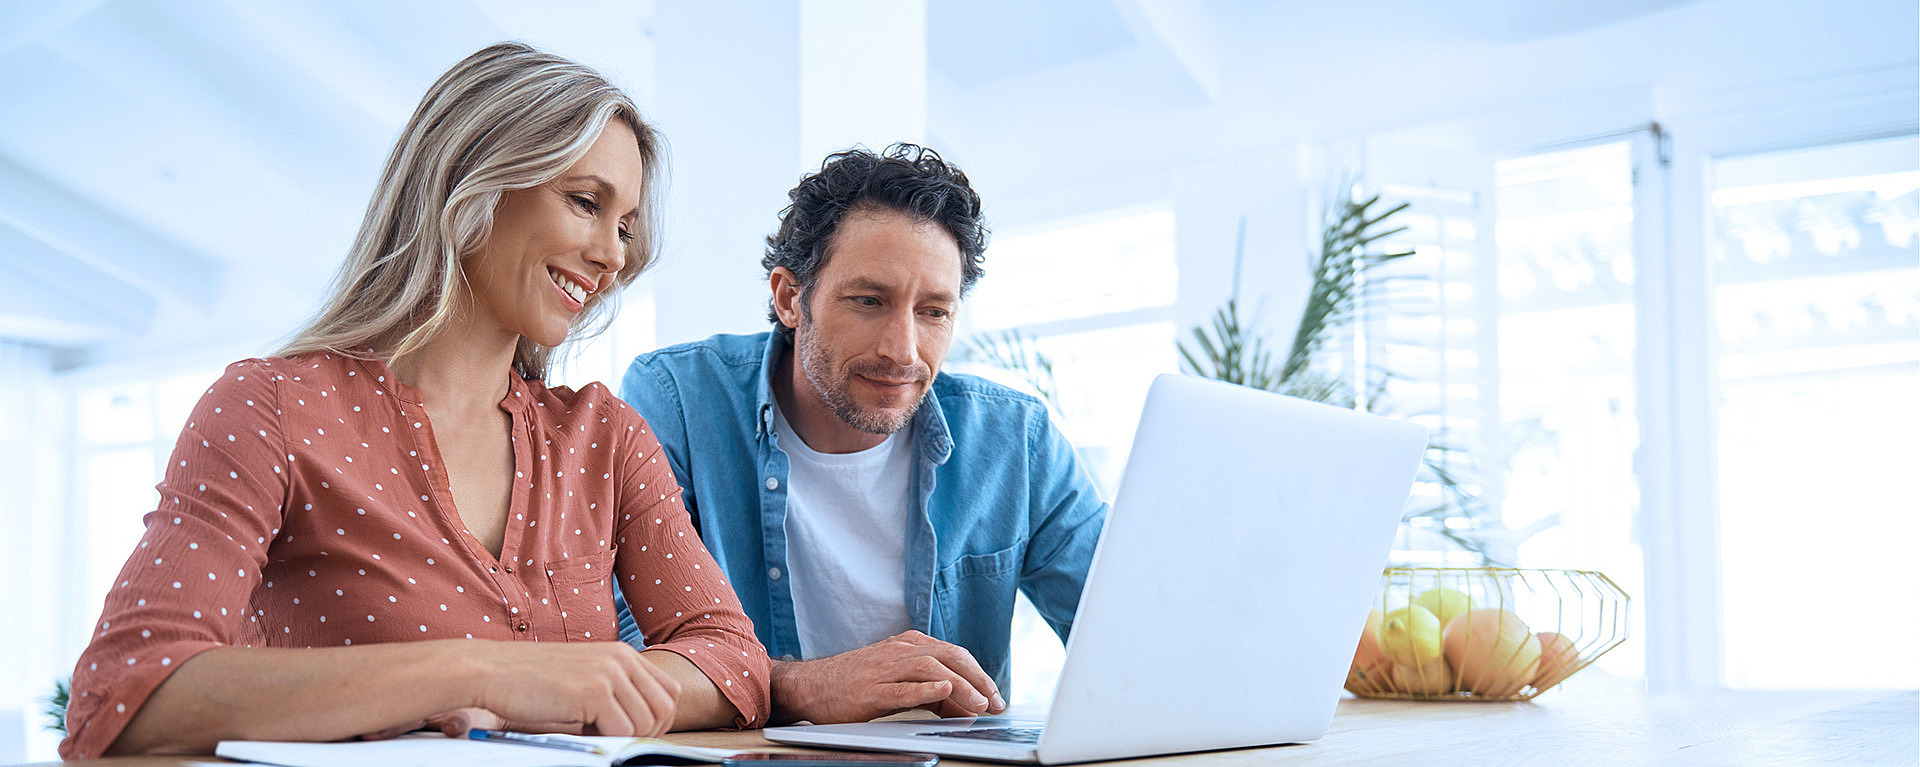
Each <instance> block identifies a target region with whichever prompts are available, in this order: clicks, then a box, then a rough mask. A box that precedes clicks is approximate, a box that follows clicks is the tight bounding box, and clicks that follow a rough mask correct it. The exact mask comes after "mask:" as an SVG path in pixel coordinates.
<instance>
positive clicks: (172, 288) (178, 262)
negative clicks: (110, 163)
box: [0, 156, 226, 309]
mask: <svg viewBox="0 0 1920 767" xmlns="http://www.w3.org/2000/svg"><path fill="white" fill-rule="evenodd" d="M0 221H4V222H5V223H6V224H7V225H8V226H9V227H10V228H12V229H14V230H17V231H18V232H19V233H21V234H22V235H23V236H25V237H26V238H29V239H31V240H33V241H36V242H38V243H40V244H41V245H43V246H44V247H46V248H50V249H52V250H53V251H56V252H59V253H64V254H66V255H67V256H68V257H69V258H70V259H71V260H73V261H76V262H78V263H80V264H82V265H84V266H86V267H87V268H88V269H91V270H92V271H94V272H98V273H100V274H104V275H108V276H110V277H111V278H112V279H114V280H116V281H119V282H123V283H126V284H128V285H132V286H134V287H136V288H139V289H140V290H141V291H143V292H145V293H147V294H149V295H152V296H154V297H157V298H163V299H168V300H173V301H178V302H180V303H182V304H185V305H187V306H190V307H194V308H199V309H204V308H206V307H207V306H208V305H209V304H210V303H211V302H212V301H213V300H214V298H215V296H217V295H219V283H220V280H221V278H222V277H223V276H224V275H225V272H226V268H225V267H224V266H223V265H221V264H219V263H216V262H214V261H211V260H209V259H207V258H204V257H202V256H200V255H199V254H197V253H194V252H192V251H190V250H187V249H186V248H183V247H181V246H179V245H177V244H175V243H174V242H172V241H171V240H168V239H166V238H164V237H161V236H159V235H157V234H154V233H153V232H152V231H150V230H148V229H147V228H146V227H144V226H141V225H140V224H137V223H134V222H132V221H129V220H127V219H126V218H124V217H122V216H121V215H120V214H118V213H116V212H114V211H112V210H108V209H106V208H103V207H101V206H100V205H99V204H98V203H96V202H94V201H93V200H92V199H89V198H87V197H85V196H83V195H79V194H76V193H74V192H73V191H71V190H69V189H67V188H66V187H64V186H61V185H60V184H57V183H54V182H53V181H51V180H48V179H47V178H45V177H43V176H40V175H39V174H36V173H34V172H32V171H30V170H27V169H26V168H23V167H21V166H20V165H19V164H18V163H16V162H14V161H13V159H12V158H9V157H5V156H0Z"/></svg>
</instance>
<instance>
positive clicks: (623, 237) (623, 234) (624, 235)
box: [620, 229, 633, 242]
mask: <svg viewBox="0 0 1920 767" xmlns="http://www.w3.org/2000/svg"><path fill="white" fill-rule="evenodd" d="M620 241H621V242H633V232H629V231H627V230H625V229H622V230H620Z"/></svg>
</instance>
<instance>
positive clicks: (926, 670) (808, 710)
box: [773, 631, 1007, 724]
mask: <svg viewBox="0 0 1920 767" xmlns="http://www.w3.org/2000/svg"><path fill="white" fill-rule="evenodd" d="M911 708H924V709H927V710H929V711H932V712H934V713H936V714H939V715H940V716H979V715H981V714H983V713H988V714H997V713H1000V712H1001V711H1005V710H1006V708H1007V704H1006V701H1004V700H1002V699H1001V697H1000V688H999V687H998V686H997V685H995V684H994V683H993V678H992V677H989V676H987V672H985V671H982V670H981V669H980V664H979V663H978V662H975V661H974V659H973V654H972V653H969V652H967V651H966V648H963V647H960V646H958V645H953V644H948V643H946V642H942V641H940V640H938V639H934V638H933V637H930V636H927V635H926V634H922V633H920V632H918V631H908V632H905V633H903V634H898V635H896V636H892V637H889V638H887V639H883V640H881V641H879V642H875V643H873V644H870V645H867V646H866V647H862V648H859V649H855V650H848V651H846V652H843V653H840V654H839V655H834V656H831V657H827V658H820V659H818V660H808V661H775V662H774V664H773V719H774V721H775V722H797V721H801V720H805V721H809V722H813V723H815V724H835V723H841V722H865V721H868V720H871V719H877V718H879V717H883V716H886V715H888V714H892V713H895V712H899V711H905V710H907V709H911Z"/></svg>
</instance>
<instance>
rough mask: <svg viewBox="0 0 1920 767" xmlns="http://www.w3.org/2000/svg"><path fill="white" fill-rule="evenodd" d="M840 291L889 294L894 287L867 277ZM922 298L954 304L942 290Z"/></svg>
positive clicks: (856, 278)
mask: <svg viewBox="0 0 1920 767" xmlns="http://www.w3.org/2000/svg"><path fill="white" fill-rule="evenodd" d="M840 290H841V291H842V292H854V293H891V292H893V290H894V287H893V286H892V285H888V284H886V283H883V282H880V281H878V280H875V279H872V278H869V277H855V278H853V279H851V280H848V281H847V282H846V284H844V285H842V286H841V287H840ZM923 297H924V298H927V299H930V300H933V301H937V302H940V303H946V304H951V303H955V301H954V297H953V294H952V293H949V292H947V291H944V290H937V291H934V292H932V293H929V294H927V295H925V296H923Z"/></svg>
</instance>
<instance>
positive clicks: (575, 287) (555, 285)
mask: <svg viewBox="0 0 1920 767" xmlns="http://www.w3.org/2000/svg"><path fill="white" fill-rule="evenodd" d="M640 181H641V160H640V147H639V144H638V140H637V139H636V138H635V137H634V135H633V129H631V128H628V127H627V126H626V124H625V123H622V122H620V121H618V120H615V121H613V122H610V123H609V124H608V125H607V127H606V129H605V130H602V131H601V132H600V138H599V139H597V140H595V141H594V143H593V147H592V148H591V149H589V150H587V154H586V155H585V156H583V157H581V158H580V160H579V162H576V163H574V164H573V167H571V168H568V169H567V170H566V171H565V172H563V173H561V174H560V176H559V177H558V178H555V179H554V180H552V181H549V182H547V183H545V184H541V185H539V186H535V187H530V188H527V189H515V190H511V191H508V192H506V193H504V194H502V195H500V202H499V204H498V205H497V206H496V207H495V208H494V212H493V233H492V235H491V236H489V237H488V238H487V241H486V243H485V244H483V245H481V246H480V250H479V251H478V252H476V253H474V254H473V255H471V256H468V257H467V259H466V260H465V262H464V267H465V269H466V276H467V284H468V286H469V287H470V288H471V290H472V298H473V305H474V308H475V309H477V310H478V311H477V312H476V314H477V316H476V318H475V319H476V320H477V321H478V322H480V323H489V324H494V325H497V326H498V328H499V329H500V330H502V331H505V332H508V333H512V334H516V335H521V336H525V337H527V338H529V339H531V340H532V341H534V342H535V343H538V344H540V345H542V346H558V345H560V343H561V342H562V341H565V340H566V339H567V331H568V330H569V329H570V328H571V327H572V323H573V319H574V317H575V316H577V315H578V314H579V313H580V311H581V310H582V309H584V308H586V302H588V301H590V300H593V296H594V295H595V294H596V293H599V292H600V291H601V290H604V289H606V288H609V287H612V285H613V281H614V277H615V276H616V275H617V274H618V273H619V271H620V267H622V266H625V265H626V263H627V259H626V242H627V240H628V239H629V238H630V237H631V234H630V233H631V232H632V231H633V228H634V227H635V226H637V225H638V219H639V216H640ZM476 329H477V328H476Z"/></svg>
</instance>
